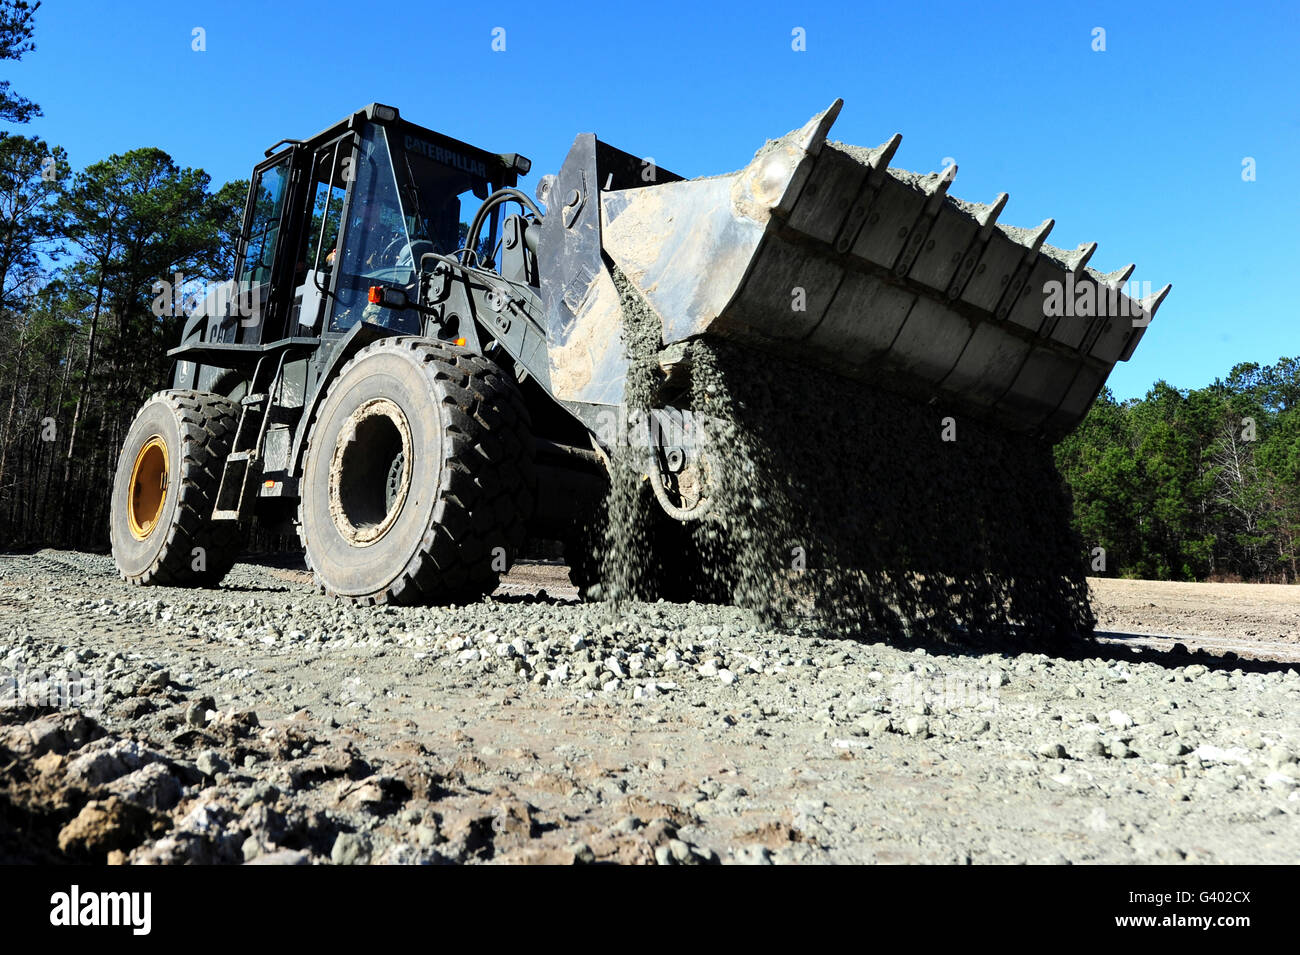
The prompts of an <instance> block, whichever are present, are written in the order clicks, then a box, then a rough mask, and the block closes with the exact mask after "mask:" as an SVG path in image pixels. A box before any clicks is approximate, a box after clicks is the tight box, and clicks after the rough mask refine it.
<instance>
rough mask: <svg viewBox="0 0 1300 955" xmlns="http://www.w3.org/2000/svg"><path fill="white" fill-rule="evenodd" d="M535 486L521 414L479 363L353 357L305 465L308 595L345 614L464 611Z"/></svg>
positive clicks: (403, 341) (395, 345)
mask: <svg viewBox="0 0 1300 955" xmlns="http://www.w3.org/2000/svg"><path fill="white" fill-rule="evenodd" d="M534 493H535V477H534V472H533V446H532V437H531V434H530V425H529V419H528V412H527V410H526V408H525V407H524V404H523V399H522V397H521V396H520V394H519V391H518V389H517V388H516V387H515V384H514V382H513V381H512V380H511V379H510V378H509V377H508V376H507V375H506V374H505V373H504V372H502V370H501V369H500V368H498V367H497V366H496V365H495V364H493V363H492V362H491V361H489V360H487V359H486V358H482V357H480V356H477V355H473V354H470V353H468V352H465V351H462V350H460V349H458V348H454V347H451V346H448V345H444V344H440V343H438V342H433V341H430V340H428V339H420V338H386V339H381V340H380V341H378V342H375V343H374V344H372V345H369V346H367V347H366V348H363V349H362V350H361V351H359V352H357V354H356V356H355V357H354V358H353V359H352V360H351V361H349V362H348V364H347V365H346V366H345V367H344V368H343V370H342V371H341V372H340V373H339V376H338V378H337V379H335V381H334V382H333V384H331V385H330V388H329V391H328V393H327V394H326V396H325V400H324V401H323V402H322V403H321V407H320V410H319V412H318V413H317V415H316V420H315V422H314V424H313V425H312V430H311V435H310V438H309V440H308V443H307V454H306V457H305V460H304V463H303V476H302V491H301V499H300V503H299V510H298V523H299V533H300V534H301V536H302V539H303V545H304V547H305V549H306V551H307V560H308V563H309V565H310V566H311V568H312V571H313V573H314V574H315V577H316V583H317V585H318V586H319V587H320V588H321V589H323V590H324V591H326V592H328V593H333V594H336V595H338V596H340V597H344V598H346V599H348V600H351V601H353V602H356V603H365V604H369V603H390V602H391V603H398V604H428V603H450V602H458V601H466V600H474V599H476V598H478V597H480V596H482V595H483V594H485V593H490V592H491V591H492V590H494V589H495V588H496V585H497V581H498V579H499V578H500V576H501V574H502V573H504V572H505V571H506V570H507V569H508V568H509V566H510V564H511V563H512V562H513V561H514V559H515V557H516V556H517V555H518V553H519V551H520V549H521V548H522V547H523V544H524V540H525V529H526V526H527V522H528V519H529V517H531V515H532V509H533V495H534Z"/></svg>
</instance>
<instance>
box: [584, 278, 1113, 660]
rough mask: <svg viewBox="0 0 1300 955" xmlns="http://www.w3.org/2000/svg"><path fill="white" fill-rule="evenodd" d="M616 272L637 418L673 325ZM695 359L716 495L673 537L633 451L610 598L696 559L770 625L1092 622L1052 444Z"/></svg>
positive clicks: (761, 365)
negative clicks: (664, 331) (662, 331)
mask: <svg viewBox="0 0 1300 955" xmlns="http://www.w3.org/2000/svg"><path fill="white" fill-rule="evenodd" d="M615 282H616V285H618V287H619V289H620V293H621V295H622V297H623V308H624V341H625V344H626V347H627V354H628V359H629V372H628V385H627V393H626V400H627V405H628V408H629V416H630V417H632V418H633V419H635V417H636V415H637V414H644V412H645V410H646V409H648V408H651V407H654V406H655V404H656V401H657V397H658V396H657V391H656V389H657V387H658V384H659V382H660V380H661V378H662V375H660V374H659V358H660V353H659V349H658V345H659V331H658V329H659V323H658V320H657V318H656V317H655V316H654V314H653V313H652V312H651V311H650V310H649V309H648V307H647V306H646V305H645V303H644V302H643V301H642V300H641V299H640V296H639V295H638V294H637V293H636V292H635V291H634V290H633V289H632V288H631V286H630V285H629V284H628V283H627V282H626V280H625V279H624V278H623V277H622V276H621V275H619V274H617V273H616V274H615ZM688 354H689V363H690V367H691V376H692V377H691V382H692V389H691V395H690V398H691V404H692V408H691V410H692V413H693V414H694V416H695V417H696V420H698V421H700V422H701V423H702V426H703V433H704V438H705V441H706V443H707V457H708V463H709V468H710V474H711V483H712V492H711V498H712V506H711V507H710V509H709V511H708V514H707V516H706V517H705V518H704V519H703V520H700V521H695V522H692V523H690V524H688V525H685V527H679V528H676V529H675V533H676V535H677V536H676V537H674V536H672V534H673V531H666V530H665V529H664V528H665V525H666V524H669V523H671V522H669V521H667V519H665V518H663V517H662V515H657V514H656V513H655V512H656V510H657V505H656V504H655V502H654V500H653V498H652V497H651V495H650V494H649V493H648V491H647V489H646V487H645V484H646V482H645V481H644V480H642V475H643V474H644V473H645V471H646V468H647V463H646V459H645V454H644V452H643V451H641V449H637V448H632V447H628V446H626V445H620V446H619V447H618V448H616V449H615V453H614V467H613V478H612V481H611V487H610V492H609V496H608V499H607V504H606V508H607V510H606V513H607V515H608V523H607V524H606V526H605V528H604V538H603V539H604V547H605V553H604V564H603V567H602V572H603V584H604V592H605V596H607V597H610V598H612V599H613V600H614V601H615V602H617V601H619V600H621V599H623V598H628V597H653V596H654V595H655V593H656V587H655V586H654V585H653V580H652V578H654V577H655V576H656V575H659V576H661V577H662V576H667V575H668V574H669V569H668V568H666V567H665V563H666V562H668V561H676V562H678V563H680V564H681V565H682V566H683V572H685V573H688V574H691V575H694V576H696V577H697V578H703V579H705V580H707V581H708V583H709V587H708V588H707V589H709V590H711V591H713V592H716V593H720V594H723V595H725V596H726V597H727V598H728V600H729V602H734V603H735V604H737V605H738V606H741V607H745V608H749V609H751V610H753V611H755V612H756V613H757V614H758V615H759V617H760V618H761V619H762V620H764V621H765V622H768V623H772V622H781V621H784V622H787V623H790V622H793V621H794V620H796V619H807V620H812V621H815V622H817V623H818V624H819V625H821V626H822V627H823V628H824V629H825V630H826V632H827V633H828V634H834V635H841V636H853V637H867V638H884V639H890V640H895V641H904V642H916V641H924V640H934V639H940V640H961V641H966V642H974V643H978V644H980V645H999V646H1019V647H1039V648H1043V647H1050V646H1052V645H1054V644H1056V643H1058V642H1060V641H1062V640H1068V639H1071V638H1075V637H1081V636H1083V637H1086V636H1088V635H1090V634H1091V632H1092V629H1093V626H1094V623H1095V618H1094V617H1093V614H1092V612H1091V610H1090V608H1089V605H1088V591H1087V583H1086V580H1085V577H1084V569H1085V549H1084V547H1083V545H1082V542H1081V541H1080V540H1079V539H1078V537H1077V535H1075V534H1074V533H1073V532H1072V530H1071V528H1070V523H1069V515H1070V505H1069V498H1068V492H1067V491H1066V489H1065V487H1064V485H1063V483H1062V482H1061V480H1060V477H1059V475H1058V474H1057V472H1056V469H1055V466H1054V464H1053V461H1052V455H1051V448H1050V446H1049V445H1048V444H1046V443H1045V442H1043V441H1040V440H1037V439H1035V438H1031V437H1028V436H1024V435H1016V434H1009V433H1005V432H1002V431H1000V430H998V429H995V428H992V427H990V426H986V425H983V424H981V423H979V422H977V421H972V420H969V419H965V418H959V417H958V416H956V415H955V414H949V412H947V411H946V410H945V409H943V408H942V406H939V405H934V404H921V403H918V402H915V401H912V400H910V399H908V398H905V397H902V396H900V395H895V394H892V393H890V392H888V391H884V390H881V389H872V388H868V387H866V386H864V385H862V384H859V383H855V382H851V381H849V380H847V379H842V378H839V377H837V376H835V375H832V374H829V373H826V372H824V371H817V370H812V369H807V368H802V367H800V366H798V365H796V364H793V363H790V362H787V361H784V360H776V359H773V358H771V357H765V356H762V355H759V354H757V353H755V352H752V351H750V350H747V349H744V348H740V347H736V346H733V345H730V344H727V343H725V342H694V343H692V344H691V345H690V350H689V353H688ZM666 541H670V542H671V546H668V545H667V544H666V543H665V542H666ZM670 551H671V556H669V552H670Z"/></svg>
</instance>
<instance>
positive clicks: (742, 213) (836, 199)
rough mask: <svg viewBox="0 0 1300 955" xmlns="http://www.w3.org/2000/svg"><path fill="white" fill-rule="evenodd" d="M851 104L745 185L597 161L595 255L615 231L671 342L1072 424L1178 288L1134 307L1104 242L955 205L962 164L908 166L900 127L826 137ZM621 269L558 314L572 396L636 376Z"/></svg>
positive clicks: (612, 254) (556, 336) (601, 396)
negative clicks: (625, 353) (637, 177)
mask: <svg viewBox="0 0 1300 955" xmlns="http://www.w3.org/2000/svg"><path fill="white" fill-rule="evenodd" d="M840 106H841V101H839V100H836V102H835V103H834V104H832V105H831V107H830V108H829V109H827V110H826V111H825V112H823V113H821V114H820V115H818V116H815V117H814V118H813V119H812V120H811V121H810V122H808V124H807V125H805V126H803V127H802V128H801V129H797V130H795V131H793V132H791V133H789V134H787V135H786V136H784V137H782V138H781V139H778V140H775V141H772V142H769V143H768V144H767V145H766V146H765V147H763V148H762V149H760V150H759V151H758V153H757V154H756V155H755V157H754V159H753V161H752V162H750V163H749V165H747V166H746V167H745V168H743V169H741V170H740V171H739V172H735V173H731V174H728V175H723V176H715V177H711V178H704V179H694V180H679V179H676V177H672V179H673V180H674V181H668V182H656V183H654V184H649V185H646V184H643V183H641V182H636V183H635V184H633V185H631V186H630V187H628V188H604V187H605V186H608V185H610V184H613V185H617V184H618V183H617V181H616V180H615V178H614V177H612V176H610V177H606V176H605V174H604V170H603V169H595V168H593V169H592V170H591V173H592V174H593V175H594V176H595V178H596V186H597V188H598V189H599V193H598V194H599V222H598V224H597V223H596V222H595V221H594V219H595V217H594V216H591V217H590V219H589V220H588V221H587V223H586V227H587V229H588V233H587V238H586V242H587V243H588V246H589V247H590V244H591V239H592V238H593V236H592V235H591V233H592V232H595V231H596V230H597V229H598V230H599V247H600V248H601V249H603V252H604V255H605V256H606V257H607V260H608V261H609V262H612V263H613V264H614V265H615V266H617V269H618V270H619V271H621V272H622V274H623V275H624V276H625V277H626V279H627V281H628V282H629V283H630V284H631V285H632V286H633V287H634V288H635V289H636V291H637V292H639V293H640V296H641V297H642V299H643V300H644V302H645V303H646V304H647V305H648V306H649V307H650V308H651V309H652V310H653V311H654V312H655V313H657V315H658V317H659V319H660V321H661V322H662V325H663V343H664V345H670V344H672V343H675V342H680V341H685V340H688V339H696V338H718V339H726V340H730V341H732V342H733V343H736V344H741V345H744V346H746V347H749V348H753V349H758V350H761V351H765V352H768V353H770V354H772V355H773V356H776V357H780V358H781V359H782V360H787V361H799V362H806V363H809V364H812V365H815V366H820V367H823V368H825V369H827V370H830V371H833V372H835V373H837V374H839V375H841V376H844V377H847V378H851V379H856V380H860V381H864V382H869V383H871V384H872V385H873V386H877V387H882V388H885V389H887V390H889V391H893V392H896V393H899V394H902V395H904V396H907V397H910V398H913V399H918V400H921V401H923V402H931V401H938V402H939V403H941V404H942V405H943V406H944V407H945V408H950V409H953V410H955V411H958V412H961V413H965V414H969V415H972V416H974V417H976V418H978V419H980V420H982V421H986V422H989V423H992V424H994V425H997V426H999V427H1002V428H1006V429H1009V430H1013V431H1017V432H1023V433H1030V434H1038V435H1043V436H1046V437H1048V438H1049V439H1051V440H1056V439H1058V438H1060V437H1061V436H1063V435H1064V434H1066V433H1068V432H1069V431H1070V430H1071V429H1072V428H1073V427H1074V426H1075V425H1076V424H1078V422H1079V421H1080V420H1081V419H1082V417H1083V416H1084V414H1085V413H1086V412H1087V410H1088V407H1089V406H1090V405H1091V403H1092V401H1093V399H1094V398H1095V397H1096V395H1097V393H1098V392H1099V391H1100V389H1101V387H1102V385H1103V384H1104V383H1105V381H1106V378H1107V376H1108V375H1109V373H1110V370H1111V368H1112V367H1113V366H1114V364H1115V362H1116V361H1120V360H1127V359H1128V357H1129V356H1130V355H1131V354H1132V352H1133V349H1134V347H1135V346H1136V345H1137V342H1138V340H1139V339H1140V338H1141V337H1142V334H1143V332H1144V330H1145V328H1146V325H1147V324H1148V323H1149V322H1150V321H1151V318H1152V315H1153V314H1154V312H1155V309H1156V306H1157V305H1158V304H1159V302H1160V301H1161V300H1162V299H1163V298H1164V296H1165V294H1166V293H1167V292H1168V286H1166V287H1165V288H1164V289H1162V290H1161V291H1160V292H1158V293H1156V294H1154V295H1151V296H1149V297H1147V298H1140V297H1130V296H1129V295H1128V294H1126V292H1125V290H1124V283H1125V282H1126V281H1127V279H1128V276H1129V275H1130V273H1131V271H1132V267H1131V266H1129V267H1128V268H1125V269H1120V270H1119V271H1117V272H1114V273H1111V274H1109V275H1105V274H1102V273H1100V272H1097V271H1095V270H1093V269H1091V268H1089V267H1088V264H1087V263H1088V260H1089V258H1090V256H1091V255H1092V253H1093V251H1094V250H1095V248H1096V245H1095V244H1089V245H1085V246H1080V247H1079V248H1078V249H1074V250H1071V251H1066V250H1063V249H1058V248H1055V247H1053V246H1051V245H1048V244H1047V243H1046V242H1045V239H1046V238H1047V235H1048V233H1049V232H1050V231H1051V227H1052V222H1051V220H1048V221H1047V222H1044V223H1043V224H1042V225H1040V226H1038V227H1037V228H1035V229H1019V228H1015V227H1012V226H1005V225H1002V224H1000V223H999V222H998V217H999V214H1000V213H1001V212H1002V209H1003V207H1004V205H1005V204H1006V199H1007V197H1006V195H1005V194H1003V195H1000V196H998V197H997V199H995V200H994V201H993V202H992V203H991V204H989V205H983V204H980V203H973V202H965V201H963V200H960V199H956V198H953V197H952V196H950V195H948V188H949V186H950V184H951V183H952V181H953V176H954V174H955V172H956V167H955V166H951V167H948V168H947V169H946V170H945V171H944V172H943V173H931V174H929V175H924V176H922V175H917V174H915V173H910V172H907V171H905V170H899V169H893V168H890V166H889V162H890V160H891V159H892V157H893V155H894V152H895V150H896V149H897V148H898V144H899V142H900V140H901V137H899V136H894V137H893V138H892V139H891V140H889V141H888V142H886V143H884V144H883V145H881V146H878V147H876V148H874V149H866V148H862V147H857V146H848V145H843V144H840V143H835V142H829V141H827V139H826V135H827V133H828V131H829V130H830V127H831V124H832V123H833V122H834V120H835V117H836V116H837V114H838V113H839V110H840ZM599 145H600V146H601V147H604V144H599ZM576 151H577V150H576V147H575V153H576ZM566 165H567V164H566ZM570 176H571V177H572V171H570ZM561 181H562V183H563V181H564V174H563V173H562V174H561ZM574 181H575V182H576V181H578V180H574ZM622 181H624V182H626V179H623V180H622ZM581 182H582V183H584V184H586V183H588V177H587V176H586V175H585V174H584V176H583V178H582V179H581ZM573 195H574V196H576V195H577V192H576V191H575V192H574V193H573ZM548 218H551V217H548ZM573 225H576V226H577V227H582V225H583V223H582V222H581V221H577V222H576V223H573ZM551 227H552V228H555V229H560V228H561V227H562V223H559V222H556V223H554V224H551ZM605 271H606V270H605V269H603V268H596V269H589V270H587V272H586V273H583V274H584V279H583V281H584V283H589V284H585V285H584V287H583V288H581V289H577V292H579V293H580V294H576V295H575V294H572V293H573V292H574V288H573V287H572V282H570V288H569V289H568V291H569V293H570V295H569V305H570V306H571V314H569V313H566V314H565V316H564V319H563V321H557V320H556V319H555V318H554V317H553V318H552V335H551V345H552V375H551V377H552V382H553V384H555V385H556V387H557V392H564V391H565V389H566V388H567V389H568V390H569V391H568V393H567V394H563V393H557V397H561V398H566V397H567V398H577V399H581V400H610V399H611V398H613V399H615V400H617V398H618V387H619V386H620V377H621V375H620V373H621V371H622V369H623V367H624V365H623V364H622V357H621V355H616V354H614V353H613V352H614V351H617V349H616V348H615V349H610V347H609V343H608V342H607V341H605V340H604V339H607V338H608V335H607V334H606V332H605V331H604V329H606V328H609V327H611V326H610V324H609V323H612V322H614V321H615V319H614V318H613V312H615V311H616V310H617V308H618V297H617V294H616V293H615V292H614V290H613V288H612V286H611V283H610V280H609V277H608V275H607V274H605ZM551 311H552V313H553V315H554V310H553V309H552V310H551ZM612 327H617V326H616V325H613V326H612ZM579 366H581V367H579Z"/></svg>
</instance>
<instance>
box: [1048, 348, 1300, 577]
mask: <svg viewBox="0 0 1300 955" xmlns="http://www.w3.org/2000/svg"><path fill="white" fill-rule="evenodd" d="M1056 463H1057V467H1058V468H1059V469H1060V471H1061V474H1062V476H1063V477H1064V478H1065V480H1066V483H1067V484H1068V485H1069V486H1070V489H1071V491H1072V493H1073V496H1074V524H1075V527H1076V529H1077V530H1078V531H1079V532H1080V534H1081V535H1082V536H1083V538H1084V541H1085V542H1086V544H1087V546H1088V547H1089V548H1091V549H1092V562H1093V572H1094V573H1097V574H1099V575H1102V576H1125V577H1146V578H1155V579H1161V580H1247V581H1264V582H1277V583H1296V582H1300V358H1281V359H1279V360H1278V361H1277V362H1276V363H1275V364H1272V365H1263V366H1261V365H1259V364H1255V363H1248V364H1239V365H1237V366H1236V367H1234V368H1233V369H1232V370H1231V371H1230V372H1229V374H1228V375H1227V377H1226V378H1221V379H1217V380H1216V381H1215V382H1214V383H1213V384H1211V385H1209V386H1208V387H1206V388H1195V389H1190V390H1180V389H1177V388H1174V387H1173V386H1172V385H1170V384H1168V383H1167V382H1164V381H1158V382H1156V384H1155V385H1154V386H1153V387H1152V388H1151V390H1150V391H1148V392H1147V394H1146V395H1145V396H1144V397H1142V398H1137V399H1132V400H1129V401H1123V402H1117V401H1116V400H1115V398H1114V396H1113V395H1112V394H1111V392H1110V390H1109V389H1105V390H1103V392H1102V394H1101V396H1100V397H1099V398H1098V399H1097V401H1096V403H1095V404H1094V405H1093V407H1092V409H1091V410H1090V411H1089V412H1088V415H1087V417H1086V418H1085V419H1084V421H1083V423H1082V424H1081V425H1080V426H1079V428H1078V429H1077V430H1075V431H1074V433H1072V434H1071V435H1070V436H1069V437H1068V438H1066V439H1065V440H1064V441H1063V442H1061V444H1059V445H1058V446H1057V448H1056ZM1098 549H1100V550H1098Z"/></svg>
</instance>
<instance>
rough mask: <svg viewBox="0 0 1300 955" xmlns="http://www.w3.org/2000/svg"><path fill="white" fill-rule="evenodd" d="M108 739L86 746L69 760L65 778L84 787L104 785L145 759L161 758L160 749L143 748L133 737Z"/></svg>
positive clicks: (129, 770) (131, 769)
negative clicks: (157, 751)
mask: <svg viewBox="0 0 1300 955" xmlns="http://www.w3.org/2000/svg"><path fill="white" fill-rule="evenodd" d="M103 743H108V741H107V740H104V741H102V743H96V744H94V745H95V746H96V747H99V748H95V749H90V748H87V749H85V750H83V752H82V753H81V755H79V756H76V757H73V758H72V759H70V760H69V761H68V768H67V775H68V780H69V781H70V782H73V783H77V784H79V785H82V786H86V787H94V786H103V785H106V784H107V783H111V782H112V781H113V780H115V779H118V778H120V777H122V776H125V775H126V774H127V773H131V772H134V771H135V770H137V769H139V768H140V767H141V766H143V765H144V764H145V763H149V762H156V761H158V760H160V759H162V756H161V755H160V754H159V753H155V752H152V751H150V750H147V749H145V748H144V747H142V746H141V745H140V744H139V743H137V742H136V741H135V740H129V739H124V740H117V741H114V742H112V743H108V745H103Z"/></svg>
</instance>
